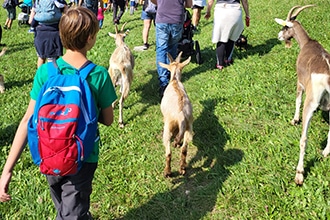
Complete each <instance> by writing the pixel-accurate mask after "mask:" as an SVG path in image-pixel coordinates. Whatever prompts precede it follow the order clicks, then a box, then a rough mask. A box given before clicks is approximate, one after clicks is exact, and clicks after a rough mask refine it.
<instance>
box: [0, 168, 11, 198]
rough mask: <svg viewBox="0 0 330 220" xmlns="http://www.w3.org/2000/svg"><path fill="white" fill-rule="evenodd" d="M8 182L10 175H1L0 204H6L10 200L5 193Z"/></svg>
mask: <svg viewBox="0 0 330 220" xmlns="http://www.w3.org/2000/svg"><path fill="white" fill-rule="evenodd" d="M10 180H11V173H8V174H7V175H4V174H2V176H1V179H0V202H8V201H10V200H11V196H10V195H9V194H8V193H7V192H8V188H9V183H10Z"/></svg>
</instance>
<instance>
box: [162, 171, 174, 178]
mask: <svg viewBox="0 0 330 220" xmlns="http://www.w3.org/2000/svg"><path fill="white" fill-rule="evenodd" d="M171 175H172V173H171V171H170V170H164V177H166V178H169V177H171Z"/></svg>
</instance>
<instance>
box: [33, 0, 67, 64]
mask: <svg viewBox="0 0 330 220" xmlns="http://www.w3.org/2000/svg"><path fill="white" fill-rule="evenodd" d="M66 7H67V5H66V2H65V1H64V0H36V2H35V4H34V15H32V14H31V17H33V19H32V21H31V26H32V27H36V28H35V35H34V45H35V48H36V51H37V55H38V61H37V67H39V66H41V64H43V63H45V62H46V60H48V61H52V60H54V59H57V58H58V57H60V56H62V55H63V45H62V42H61V39H60V34H59V28H58V24H59V22H60V19H61V17H62V13H63V11H64V10H65V9H66ZM31 13H32V12H31Z"/></svg>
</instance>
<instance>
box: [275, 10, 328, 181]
mask: <svg viewBox="0 0 330 220" xmlns="http://www.w3.org/2000/svg"><path fill="white" fill-rule="evenodd" d="M312 6H314V5H306V6H303V7H301V6H294V7H293V8H291V10H290V11H289V13H288V16H287V19H286V20H285V21H284V20H281V19H278V18H276V19H275V21H276V22H277V23H279V24H281V25H283V26H284V27H283V29H282V30H281V31H280V32H279V34H278V38H279V39H280V40H284V41H285V43H286V47H290V46H291V41H290V40H291V38H295V39H296V41H297V42H298V44H299V47H300V52H299V55H298V58H297V62H296V71H297V75H298V82H297V97H296V111H295V115H294V118H293V120H292V121H291V123H292V124H293V125H295V124H297V123H298V122H299V111H300V105H301V100H302V94H303V92H304V91H305V93H306V98H305V102H304V107H303V119H302V134H301V138H300V154H299V162H298V165H297V170H296V177H295V182H296V184H298V185H302V184H303V182H304V155H305V150H306V145H307V133H308V126H309V124H310V121H311V119H312V116H313V112H314V111H315V110H316V109H317V108H318V107H320V109H322V110H326V111H328V110H329V109H330V105H329V104H330V103H329V94H330V55H329V53H328V52H327V51H326V50H325V49H324V48H323V47H322V46H321V44H319V43H318V42H317V41H315V40H312V39H311V38H310V37H309V36H308V34H307V32H306V31H305V30H304V29H303V27H302V26H301V24H300V23H299V22H298V21H296V20H295V19H296V17H297V16H298V14H299V13H300V12H301V11H302V10H304V9H305V8H308V7H312ZM295 9H297V11H296V12H295V14H293V15H292V13H293V11H294V10H295ZM329 153H330V131H329V133H328V143H327V146H326V147H325V149H324V150H323V152H322V154H323V156H324V157H326V156H327V155H328V154H329Z"/></svg>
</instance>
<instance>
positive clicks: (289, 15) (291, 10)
mask: <svg viewBox="0 0 330 220" xmlns="http://www.w3.org/2000/svg"><path fill="white" fill-rule="evenodd" d="M300 7H301V6H300V5H296V6H293V7H292V8H291V9H290V11H289V13H288V16H287V17H286V20H287V21H290V18H291V15H292V12H293V11H294V10H295V9H296V8H300Z"/></svg>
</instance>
